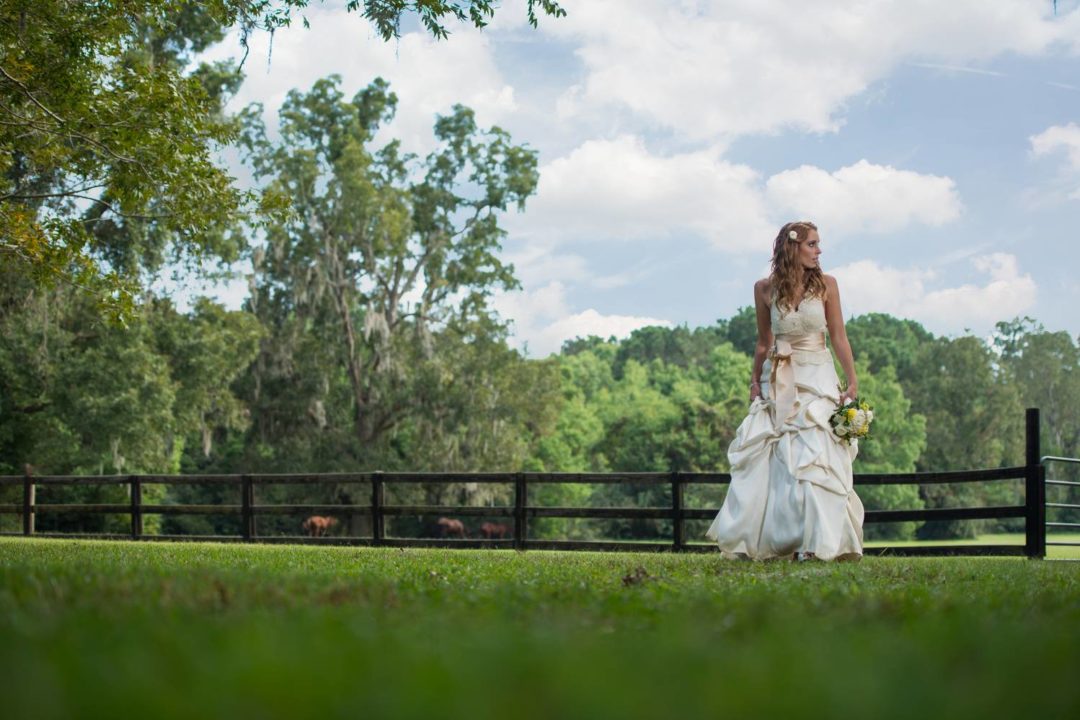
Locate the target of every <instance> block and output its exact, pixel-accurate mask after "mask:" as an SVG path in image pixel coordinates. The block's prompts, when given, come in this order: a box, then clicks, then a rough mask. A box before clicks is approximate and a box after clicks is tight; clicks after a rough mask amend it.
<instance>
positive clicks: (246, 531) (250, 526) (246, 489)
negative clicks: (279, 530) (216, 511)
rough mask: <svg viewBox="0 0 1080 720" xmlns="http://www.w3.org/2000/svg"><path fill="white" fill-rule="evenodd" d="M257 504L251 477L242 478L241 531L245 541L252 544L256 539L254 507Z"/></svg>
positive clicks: (242, 476) (243, 476)
mask: <svg viewBox="0 0 1080 720" xmlns="http://www.w3.org/2000/svg"><path fill="white" fill-rule="evenodd" d="M254 504H255V486H254V485H253V484H252V482H251V476H250V475H247V474H244V475H241V476H240V513H241V523H240V524H241V531H242V533H243V536H244V540H246V541H248V542H250V541H252V540H254V539H255V512H254V510H253V509H252V506H253V505H254Z"/></svg>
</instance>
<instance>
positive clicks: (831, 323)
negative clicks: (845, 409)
mask: <svg viewBox="0 0 1080 720" xmlns="http://www.w3.org/2000/svg"><path fill="white" fill-rule="evenodd" d="M825 323H826V325H827V326H828V328H829V339H830V340H832V346H833V351H834V352H835V353H836V357H837V359H838V360H840V366H841V367H842V368H844V375H846V376H847V391H846V392H845V393H844V395H845V396H846V397H855V395H856V394H858V392H859V379H858V378H857V377H856V376H855V358H854V357H853V356H852V354H851V343H849V342H848V339H847V330H846V329H845V328H844V313H843V311H842V310H841V309H840V286H839V284H837V282H836V278H834V277H833V276H832V275H825ZM845 399H846V398H845V397H841V398H840V401H841V402H843V401H844V400H845Z"/></svg>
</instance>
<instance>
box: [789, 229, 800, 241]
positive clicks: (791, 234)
mask: <svg viewBox="0 0 1080 720" xmlns="http://www.w3.org/2000/svg"><path fill="white" fill-rule="evenodd" d="M787 236H788V237H789V238H790V239H792V240H798V239H799V233H797V232H795V231H794V230H790V231H788V234H787Z"/></svg>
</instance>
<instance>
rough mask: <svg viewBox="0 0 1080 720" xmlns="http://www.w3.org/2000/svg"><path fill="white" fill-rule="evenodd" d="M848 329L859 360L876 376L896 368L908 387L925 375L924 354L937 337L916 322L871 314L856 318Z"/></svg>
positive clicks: (903, 383) (847, 325)
mask: <svg viewBox="0 0 1080 720" xmlns="http://www.w3.org/2000/svg"><path fill="white" fill-rule="evenodd" d="M845 327H846V328H847V334H848V340H850V341H851V347H852V348H853V349H854V351H855V354H856V356H857V357H858V358H859V359H864V360H865V361H866V362H867V363H868V364H869V366H870V370H871V371H872V372H878V371H880V370H883V369H884V368H886V367H892V368H894V369H895V370H896V377H897V379H898V380H899V381H900V383H901V384H902V385H906V384H907V383H909V382H914V381H917V380H918V378H919V376H920V374H921V373H922V372H923V371H924V368H922V367H921V366H920V364H919V362H920V358H921V351H922V349H923V347H924V346H925V345H927V344H929V343H930V342H932V341H933V339H934V336H933V335H932V334H931V333H930V332H929V331H927V330H926V329H925V328H923V326H922V325H920V324H919V323H917V322H915V321H914V320H902V319H900V318H895V317H893V316H892V315H888V314H885V313H869V314H867V315H860V316H859V317H856V318H852V319H851V320H850V321H848V322H847V323H846V325H845Z"/></svg>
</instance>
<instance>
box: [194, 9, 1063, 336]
mask: <svg viewBox="0 0 1080 720" xmlns="http://www.w3.org/2000/svg"><path fill="white" fill-rule="evenodd" d="M563 4H564V6H565V7H566V9H567V11H568V14H569V15H568V17H566V18H563V19H559V20H554V19H551V18H542V19H541V24H540V28H539V29H538V30H533V29H532V28H530V27H529V26H528V25H527V24H526V22H525V11H524V2H523V0H513V1H508V2H506V3H504V7H503V8H502V9H501V10H500V11H499V12H498V14H497V15H496V19H495V22H494V23H493V24H492V25H491V26H490V27H489V28H488V29H486V30H484V31H483V32H479V31H476V30H474V29H471V28H468V27H455V26H452V27H451V30H452V35H451V37H450V39H449V40H448V41H444V42H438V41H434V40H432V39H431V38H430V37H427V36H426V35H425V34H423V33H422V32H421V31H420V30H419V29H418V28H416V27H415V24H413V23H408V22H407V23H405V25H404V26H403V34H402V37H401V39H400V40H399V41H396V42H392V43H382V42H381V41H379V40H378V38H377V37H376V36H375V35H374V33H373V32H372V31H371V29H370V28H369V27H368V26H367V25H366V24H365V23H364V21H363V20H362V19H361V18H360V17H358V16H356V15H355V14H347V13H345V12H344V10H339V9H336V8H335V7H334V6H333V5H332V4H328V5H327V6H325V7H317V8H316V9H314V10H312V11H310V12H308V13H307V17H308V19H309V21H310V23H311V28H310V29H309V30H305V29H303V28H302V27H301V26H300V24H299V23H298V24H297V25H296V26H295V27H293V28H290V29H287V30H285V31H282V32H279V33H278V34H277V35H276V36H275V38H274V43H273V53H272V56H271V59H270V62H269V68H268V67H267V62H266V58H267V47H266V40H267V39H266V38H256V40H255V42H254V43H253V44H252V53H251V56H250V57H249V58H248V63H247V65H246V71H247V74H248V79H247V80H246V81H245V84H244V86H243V88H242V89H241V91H240V93H239V95H238V97H237V98H236V99H235V100H234V102H233V104H232V108H233V109H236V108H239V107H240V106H242V105H245V104H247V103H248V102H252V101H256V100H257V101H261V102H263V103H264V104H265V105H266V107H267V110H268V117H267V119H268V120H271V121H272V120H273V118H274V116H275V114H276V108H277V106H278V105H279V104H280V102H281V100H282V99H283V97H284V95H285V93H286V92H287V91H288V90H289V89H291V88H294V87H296V88H303V89H306V88H309V87H310V86H311V84H312V83H313V82H314V81H315V80H316V79H318V78H319V77H323V76H325V75H327V74H329V73H332V72H336V73H339V74H341V75H342V77H343V86H344V90H345V92H346V94H347V95H349V94H351V93H353V92H355V91H356V90H357V89H359V88H360V87H362V86H364V85H366V84H367V83H368V82H370V81H371V80H372V79H373V78H374V77H376V76H378V75H381V76H383V77H385V78H387V79H388V80H389V81H390V82H391V86H392V88H393V90H394V91H395V92H396V93H397V94H398V96H399V100H400V102H399V111H398V115H397V118H396V119H395V120H394V123H393V125H391V126H390V127H389V128H387V129H386V131H385V137H386V138H389V137H391V136H393V137H401V138H402V139H403V141H404V143H405V145H406V147H407V149H412V150H414V151H417V152H425V151H427V150H430V149H431V147H432V143H433V139H432V137H431V132H430V128H431V125H432V122H433V120H434V116H435V114H436V113H440V112H441V113H446V112H448V111H449V109H450V107H451V106H452V105H453V104H454V103H455V102H461V103H463V104H465V105H468V106H470V107H472V108H473V109H474V110H475V111H476V113H477V117H478V120H479V122H480V123H481V124H482V125H485V126H486V125H491V124H498V125H499V126H501V127H503V128H505V129H507V130H508V131H510V133H511V134H512V135H513V137H514V140H515V141H517V142H527V143H528V144H529V145H530V146H531V147H533V148H535V149H537V150H538V151H539V153H540V164H541V182H540V188H539V191H538V194H537V195H536V196H535V197H534V198H532V199H531V201H530V203H529V205H528V208H527V211H526V212H525V213H523V214H520V215H516V214H514V215H510V216H508V217H506V219H505V223H504V225H505V227H507V228H508V230H509V232H510V234H509V236H508V238H507V241H506V243H505V244H504V251H503V256H504V258H505V259H506V260H508V261H510V262H513V263H514V265H515V268H516V269H517V274H518V277H519V278H520V279H521V281H522V283H523V285H524V287H523V290H522V291H520V292H515V293H510V294H500V295H498V296H497V297H496V298H495V299H494V304H495V307H496V308H497V309H498V310H499V312H500V313H501V314H502V315H503V316H504V317H506V318H508V319H511V320H513V321H514V339H513V342H514V344H515V345H516V346H518V347H522V348H524V347H527V348H528V351H529V355H530V356H533V357H543V356H546V355H547V354H548V353H551V352H557V351H558V349H559V347H560V345H561V344H562V342H563V341H565V340H567V339H570V338H572V337H575V336H578V335H589V334H595V335H601V336H604V337H607V336H609V335H616V336H619V337H623V336H625V335H627V334H629V333H630V332H631V331H632V330H634V329H635V328H637V327H642V326H644V325H650V324H664V325H679V324H684V323H685V324H688V325H689V326H691V327H694V326H699V325H708V324H712V323H713V322H715V321H716V320H717V319H719V318H726V317H730V316H731V315H732V314H733V313H734V312H736V310H737V309H738V308H739V307H740V306H743V305H747V304H749V303H750V299H751V287H752V284H753V282H754V280H755V279H757V278H758V277H761V276H763V275H764V273H765V272H766V269H767V263H768V256H769V250H770V247H771V241H772V238H773V236H774V235H775V233H776V230H777V228H778V227H779V226H780V225H781V224H783V223H784V222H786V221H788V220H791V219H810V220H813V221H814V222H816V223H817V224H818V226H819V228H820V231H821V237H822V247H823V251H824V252H823V256H822V265H823V267H824V269H825V270H826V272H831V273H833V274H835V275H836V276H837V278H838V279H839V280H840V287H841V296H842V299H843V305H844V313H845V315H846V316H847V317H851V316H852V315H858V314H862V313H865V312H873V311H880V312H889V313H892V314H894V315H897V316H900V317H909V318H911V319H914V320H917V321H919V322H921V323H923V324H924V325H925V326H926V327H927V328H928V329H930V330H931V331H933V332H935V333H938V334H946V335H959V334H962V333H964V332H968V331H970V332H974V333H976V334H978V335H986V334H988V333H989V332H990V331H991V330H992V329H993V325H994V323H995V322H996V321H998V320H1004V319H1010V318H1013V317H1015V316H1017V315H1031V316H1033V317H1035V318H1037V319H1038V320H1039V321H1041V322H1042V323H1043V324H1045V325H1046V326H1047V327H1048V328H1049V329H1052V330H1066V331H1068V332H1070V333H1071V334H1073V335H1077V334H1080V316H1078V315H1077V312H1076V310H1075V309H1074V308H1076V307H1078V306H1080V263H1078V262H1077V261H1078V260H1080V250H1078V246H1080V237H1077V238H1074V237H1072V236H1073V235H1074V234H1077V235H1080V233H1078V230H1077V227H1076V226H1077V224H1078V223H1077V220H1078V219H1080V0H1062V1H1060V2H1058V7H1057V14H1056V15H1055V14H1054V11H1053V3H1052V0H1045V1H1043V0H950V2H946V3H943V2H940V1H939V0H933V1H930V0H895V1H892V2H890V1H888V0H880V1H878V2H868V1H863V2H854V1H852V2H848V1H844V0H835V1H833V2H829V3H806V2H784V1H780V0H777V1H775V2H760V0H716V1H715V2H704V1H702V2H691V1H685V2H675V1H670V2H661V1H660V0H651V1H644V0H567V1H566V2H564V3H563ZM239 53H240V47H239V42H238V38H236V37H235V36H231V37H230V38H228V39H227V40H226V41H225V42H223V43H221V44H220V45H219V46H217V47H215V48H213V49H211V50H210V51H209V52H208V53H207V56H208V57H209V58H218V57H227V56H236V55H238V54H239ZM230 162H231V161H230ZM233 164H234V171H235V173H236V174H237V176H238V177H243V176H244V175H245V174H244V173H243V172H242V171H241V170H240V169H239V168H237V167H235V163H233ZM245 286H246V283H244V282H242V281H239V280H238V281H237V282H236V283H233V284H232V285H230V286H226V287H222V288H218V289H217V290H216V293H217V294H218V295H219V297H221V298H222V299H224V300H225V301H226V302H227V303H228V304H230V305H233V306H236V305H238V304H239V302H240V300H241V299H242V296H243V293H244V287H245Z"/></svg>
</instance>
